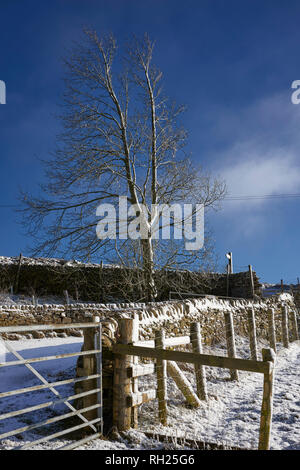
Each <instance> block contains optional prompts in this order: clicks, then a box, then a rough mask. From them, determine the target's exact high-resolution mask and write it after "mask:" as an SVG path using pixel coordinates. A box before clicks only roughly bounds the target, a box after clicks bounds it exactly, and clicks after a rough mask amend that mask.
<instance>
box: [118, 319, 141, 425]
mask: <svg viewBox="0 0 300 470" xmlns="http://www.w3.org/2000/svg"><path fill="white" fill-rule="evenodd" d="M136 340H137V338H136V322H135V321H134V319H132V318H121V319H120V320H119V338H118V342H119V343H120V344H132V343H133V342H134V341H136ZM131 365H132V356H128V355H125V354H124V355H123V354H116V355H115V361H114V386H113V424H114V426H116V427H117V429H118V430H119V431H126V430H128V429H130V427H131V414H132V411H131V407H129V406H128V403H127V397H128V396H130V395H131V379H130V378H129V377H128V375H127V368H128V367H130V366H131Z"/></svg>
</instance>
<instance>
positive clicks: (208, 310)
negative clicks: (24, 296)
mask: <svg viewBox="0 0 300 470" xmlns="http://www.w3.org/2000/svg"><path fill="white" fill-rule="evenodd" d="M283 304H285V305H288V306H289V307H290V308H295V305H294V300H293V297H292V296H291V295H289V294H283V296H279V297H278V296H277V297H270V298H268V299H256V300H247V299H219V298H217V297H203V298H197V299H187V300H184V301H168V302H155V303H154V302H153V303H147V304H143V303H138V304H135V303H128V304H124V303H122V304H74V305H38V306H33V305H21V306H15V305H2V306H0V326H13V325H37V324H64V323H65V324H72V323H81V322H88V321H91V320H92V318H93V317H95V316H98V317H100V318H101V319H102V320H103V321H104V327H105V329H106V334H105V337H106V339H105V346H109V345H110V342H112V341H114V337H115V332H116V329H117V324H118V323H117V322H118V319H119V318H122V317H129V318H131V317H133V316H134V314H136V313H137V314H138V315H139V319H140V338H141V339H144V340H147V339H153V338H154V332H155V330H157V329H161V328H165V329H166V332H167V335H168V336H181V335H185V334H188V332H189V327H190V324H191V322H195V321H197V322H200V323H201V326H202V334H203V339H204V342H205V343H206V344H212V343H214V342H218V341H220V340H222V339H223V338H224V331H225V328H224V312H229V311H231V312H232V314H233V319H234V326H235V331H236V333H237V334H240V335H246V334H247V332H248V326H247V309H249V308H250V307H253V308H254V312H255V317H256V326H257V333H258V336H259V337H261V338H267V331H268V322H267V309H268V308H270V307H272V308H274V309H275V320H276V329H277V332H278V339H279V340H280V332H281V325H280V318H281V317H280V314H281V310H280V307H281V305H283ZM43 334H44V333H41V335H43ZM48 334H51V333H50V332H49V333H48ZM60 334H63V332H61V333H60ZM71 334H75V335H78V334H80V333H79V332H78V331H77V330H75V329H74V330H71ZM7 337H9V335H8V336H7ZM10 339H14V338H10ZM16 339H17V338H16Z"/></svg>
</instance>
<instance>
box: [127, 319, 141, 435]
mask: <svg viewBox="0 0 300 470" xmlns="http://www.w3.org/2000/svg"><path fill="white" fill-rule="evenodd" d="M134 327H135V331H134V333H133V336H134V338H133V339H136V340H137V341H138V339H139V315H138V314H137V313H135V314H134ZM138 362H139V358H138V357H137V356H132V365H135V366H138ZM127 372H128V370H127ZM131 389H132V393H138V391H139V381H138V378H137V377H132V378H131ZM138 424H139V409H138V407H137V406H132V407H131V426H132V427H133V428H134V429H137V428H138Z"/></svg>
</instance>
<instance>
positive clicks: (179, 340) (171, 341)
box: [133, 336, 191, 348]
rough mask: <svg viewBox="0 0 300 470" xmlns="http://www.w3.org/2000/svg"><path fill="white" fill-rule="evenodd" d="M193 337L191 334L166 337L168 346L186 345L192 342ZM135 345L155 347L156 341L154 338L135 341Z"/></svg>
mask: <svg viewBox="0 0 300 470" xmlns="http://www.w3.org/2000/svg"><path fill="white" fill-rule="evenodd" d="M190 342H191V339H190V337H189V336H176V337H174V338H166V339H165V344H166V347H170V348H171V347H174V346H184V345H185V344H190ZM133 345H134V346H143V347H147V346H148V347H149V348H154V345H155V342H154V340H151V339H150V340H148V341H137V342H135V343H133Z"/></svg>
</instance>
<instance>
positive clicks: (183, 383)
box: [167, 361, 201, 408]
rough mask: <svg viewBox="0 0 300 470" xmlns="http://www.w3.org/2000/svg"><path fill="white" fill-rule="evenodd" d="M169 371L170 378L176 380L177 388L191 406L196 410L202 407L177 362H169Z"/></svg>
mask: <svg viewBox="0 0 300 470" xmlns="http://www.w3.org/2000/svg"><path fill="white" fill-rule="evenodd" d="M167 371H168V374H169V375H170V377H172V379H173V380H174V382H175V383H176V385H177V387H178V388H179V390H180V391H181V393H182V394H183V396H184V397H185V399H186V401H187V402H188V404H189V405H191V406H192V407H194V408H198V407H199V406H200V405H201V401H200V399H199V398H198V397H197V395H196V393H195V392H194V390H193V387H192V386H191V384H190V382H189V381H188V379H187V378H186V377H185V375H184V373H183V372H182V371H181V370H180V368H179V367H178V365H177V364H176V362H172V361H168V362H167Z"/></svg>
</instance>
